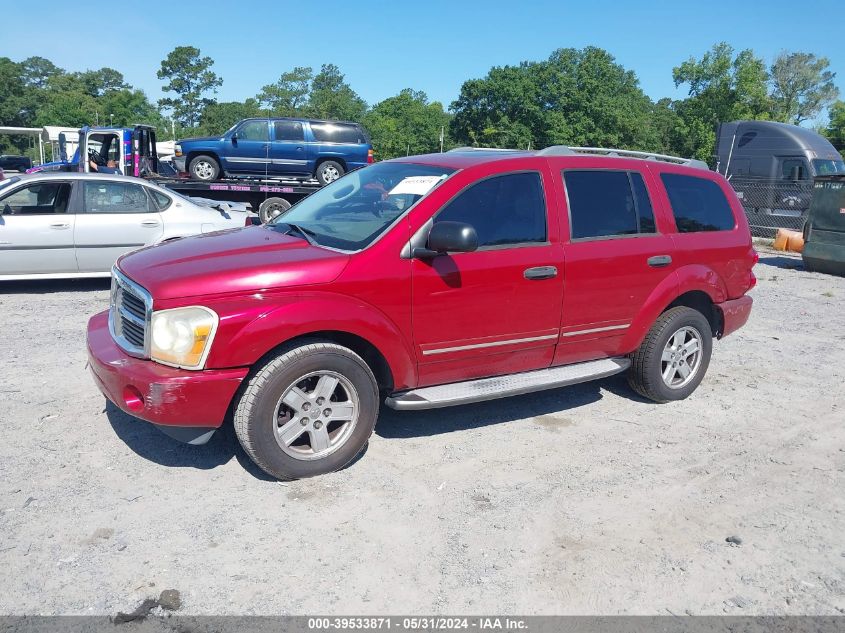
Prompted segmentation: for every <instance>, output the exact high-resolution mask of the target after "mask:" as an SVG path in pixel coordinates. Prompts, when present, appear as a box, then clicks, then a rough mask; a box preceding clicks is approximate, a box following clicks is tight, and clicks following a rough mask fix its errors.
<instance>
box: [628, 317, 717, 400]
mask: <svg viewBox="0 0 845 633" xmlns="http://www.w3.org/2000/svg"><path fill="white" fill-rule="evenodd" d="M712 349H713V335H712V333H711V330H710V322H709V321H708V320H707V319H706V318H705V316H704V315H703V314H701V312H698V311H697V310H693V309H692V308H687V307H685V306H679V307H677V308H672V309H671V310H667V311H666V312H664V313H663V314H661V315H660V317H658V319H657V321H655V322H654V325H653V326H652V327H651V329H650V330H649V332H648V334H647V335H646V337H645V340H644V341H643V342H642V345H640V347H639V349H637V351H636V352H634V353H633V354H632V355H631V370H630V373H629V375H628V382H629V383H630V385H631V387H632V388H633V389H634V391H636V392H637V393H639V394H640V395H642V396H644V397H646V398H649V399H650V400H654V401H655V402H669V401H671V400H683V399H684V398H686V397H687V396H689V395H690V394H691V393H692V392H693V391H695V389H696V387H698V385H699V384H700V383H701V381H702V380H703V378H704V374H705V373H706V372H707V367H708V365H709V364H710V354H711V352H712Z"/></svg>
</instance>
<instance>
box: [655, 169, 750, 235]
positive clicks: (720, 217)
mask: <svg viewBox="0 0 845 633" xmlns="http://www.w3.org/2000/svg"><path fill="white" fill-rule="evenodd" d="M660 178H661V180H662V181H663V186H664V187H666V193H667V194H668V196H669V204H670V205H671V206H672V213H673V214H674V216H675V224H676V225H677V227H678V233H698V232H702V231H730V230H732V229H733V228H734V227H735V226H736V219H735V218H734V214H733V211H732V210H731V205H730V204H729V203H728V199H727V198H726V197H725V194H724V192H723V191H722V188H721V187H720V186H719V185H718V184H716V183H715V182H713V181H712V180H708V179H706V178H696V177H695V176H685V175H681V174H661V175H660Z"/></svg>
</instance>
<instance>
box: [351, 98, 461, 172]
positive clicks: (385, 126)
mask: <svg viewBox="0 0 845 633" xmlns="http://www.w3.org/2000/svg"><path fill="white" fill-rule="evenodd" d="M363 123H364V127H366V128H367V130H368V131H369V132H370V135H371V136H372V139H373V148H374V151H375V154H376V157H377V158H379V159H380V160H386V159H388V158H396V157H397V156H405V155H406V154H408V153H410V154H426V153H430V152H438V151H440V133H441V130H444V129H448V126H449V115H448V114H447V113H446V112H444V111H443V105H442V104H440V103H438V102H433V103H432V102H429V100H428V96H427V95H426V94H425V93H424V92H421V91H415V90H411V89H410V88H406V89H405V90H402V91H401V92H400V93H399V94H398V95H396V96H394V97H389V98H387V99H385V100H384V101H381V102H380V103H377V104H376V105H374V106H373V107H372V109H371V110H370V111H369V112H367V114H366V115H365V116H364V120H363ZM446 147H448V142H447V143H446Z"/></svg>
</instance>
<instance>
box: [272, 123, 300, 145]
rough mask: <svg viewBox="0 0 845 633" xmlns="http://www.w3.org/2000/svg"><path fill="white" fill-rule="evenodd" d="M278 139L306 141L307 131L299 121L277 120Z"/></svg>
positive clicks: (275, 125)
mask: <svg viewBox="0 0 845 633" xmlns="http://www.w3.org/2000/svg"><path fill="white" fill-rule="evenodd" d="M273 125H274V127H275V128H276V140H277V141H304V140H305V133H304V132H303V131H302V123H300V122H299V121H275V122H274V123H273Z"/></svg>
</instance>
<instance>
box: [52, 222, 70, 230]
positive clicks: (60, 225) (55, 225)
mask: <svg viewBox="0 0 845 633" xmlns="http://www.w3.org/2000/svg"><path fill="white" fill-rule="evenodd" d="M50 228H51V229H57V230H61V229H69V228H70V224H67V223H66V222H55V223H53V224H51V225H50Z"/></svg>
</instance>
